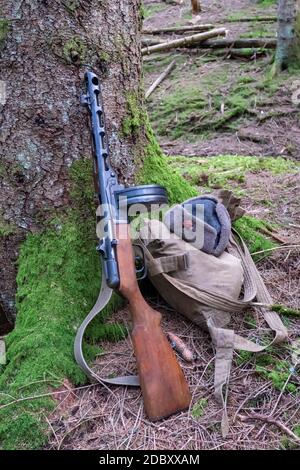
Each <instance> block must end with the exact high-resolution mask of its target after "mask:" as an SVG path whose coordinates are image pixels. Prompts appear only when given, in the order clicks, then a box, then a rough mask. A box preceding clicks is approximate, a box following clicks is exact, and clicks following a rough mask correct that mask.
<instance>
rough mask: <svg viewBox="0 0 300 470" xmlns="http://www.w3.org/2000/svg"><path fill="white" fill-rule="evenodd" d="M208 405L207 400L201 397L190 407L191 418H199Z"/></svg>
mask: <svg viewBox="0 0 300 470" xmlns="http://www.w3.org/2000/svg"><path fill="white" fill-rule="evenodd" d="M207 406H208V400H207V398H201V399H200V400H199V401H197V403H195V405H194V406H193V408H192V416H193V418H195V419H197V418H201V416H203V415H204V413H205V409H206V408H207Z"/></svg>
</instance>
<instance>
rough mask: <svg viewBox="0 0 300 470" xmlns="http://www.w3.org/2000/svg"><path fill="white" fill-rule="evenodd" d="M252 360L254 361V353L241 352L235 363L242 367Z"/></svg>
mask: <svg viewBox="0 0 300 470" xmlns="http://www.w3.org/2000/svg"><path fill="white" fill-rule="evenodd" d="M251 359H253V353H251V352H249V351H239V352H238V354H237V356H236V358H235V362H236V365H237V366H241V365H242V364H245V363H246V362H249V361H251Z"/></svg>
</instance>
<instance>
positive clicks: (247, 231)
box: [233, 215, 276, 260]
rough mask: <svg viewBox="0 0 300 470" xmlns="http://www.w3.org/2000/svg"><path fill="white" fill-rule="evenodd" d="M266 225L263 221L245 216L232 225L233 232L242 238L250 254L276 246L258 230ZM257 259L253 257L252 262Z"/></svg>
mask: <svg viewBox="0 0 300 470" xmlns="http://www.w3.org/2000/svg"><path fill="white" fill-rule="evenodd" d="M267 225H268V224H266V223H265V222H264V221H263V220H259V219H255V218H254V217H249V216H245V215H244V216H243V217H242V218H241V219H238V220H236V221H235V222H234V223H233V226H234V228H235V230H236V231H237V232H238V233H239V234H240V235H241V236H242V237H243V239H244V241H245V243H246V245H247V246H248V249H249V251H250V253H255V252H257V251H264V250H269V249H270V248H274V247H275V246H276V244H275V243H274V242H272V241H271V240H268V239H267V238H266V237H265V236H264V235H262V234H261V233H260V230H261V229H265V228H266V226H267ZM257 259H258V257H257V255H255V256H254V260H257Z"/></svg>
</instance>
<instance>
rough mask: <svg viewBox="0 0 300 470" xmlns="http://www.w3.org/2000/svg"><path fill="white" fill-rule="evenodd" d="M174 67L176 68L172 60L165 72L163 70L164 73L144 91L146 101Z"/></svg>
mask: <svg viewBox="0 0 300 470" xmlns="http://www.w3.org/2000/svg"><path fill="white" fill-rule="evenodd" d="M175 66H176V61H175V60H173V61H172V62H171V63H170V64H169V65H168V67H167V68H166V70H164V72H163V73H162V74H161V75H160V76H159V77H158V78H157V79H156V80H155V82H154V83H152V85H151V86H150V88H149V89H148V90H147V91H146V95H145V97H146V99H148V98H149V96H150V95H151V94H152V93H153V92H154V90H155V89H156V88H157V87H158V86H159V85H160V84H161V82H163V81H164V80H165V78H167V76H168V75H169V74H170V73H171V71H172V70H173V69H174V67H175Z"/></svg>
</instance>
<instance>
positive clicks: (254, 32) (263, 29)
mask: <svg viewBox="0 0 300 470" xmlns="http://www.w3.org/2000/svg"><path fill="white" fill-rule="evenodd" d="M275 35H276V23H274V25H273V27H272V29H271V28H270V25H263V26H262V25H260V27H259V28H257V29H251V31H248V32H246V33H242V34H240V37H241V38H266V37H274V36H275Z"/></svg>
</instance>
